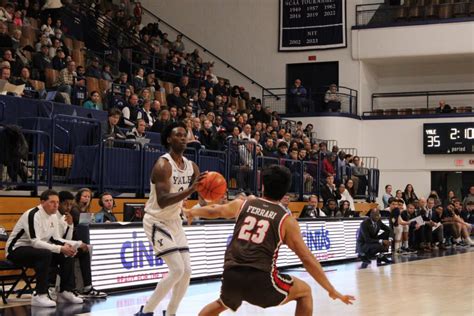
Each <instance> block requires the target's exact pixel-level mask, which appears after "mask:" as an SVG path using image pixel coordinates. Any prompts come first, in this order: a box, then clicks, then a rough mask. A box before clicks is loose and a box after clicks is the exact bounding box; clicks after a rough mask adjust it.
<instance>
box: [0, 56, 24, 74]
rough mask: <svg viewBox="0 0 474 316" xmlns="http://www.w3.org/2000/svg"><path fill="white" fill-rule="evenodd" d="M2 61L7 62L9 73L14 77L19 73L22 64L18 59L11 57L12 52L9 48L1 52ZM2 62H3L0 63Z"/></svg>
mask: <svg viewBox="0 0 474 316" xmlns="http://www.w3.org/2000/svg"><path fill="white" fill-rule="evenodd" d="M2 61H3V62H8V64H9V65H10V67H9V68H10V70H11V73H12V75H13V76H14V77H17V76H18V75H19V74H20V71H21V68H22V67H23V65H22V64H21V62H20V61H18V60H16V59H14V58H13V53H12V51H11V50H9V49H7V50H5V51H4V52H3V59H2ZM2 64H3V63H2Z"/></svg>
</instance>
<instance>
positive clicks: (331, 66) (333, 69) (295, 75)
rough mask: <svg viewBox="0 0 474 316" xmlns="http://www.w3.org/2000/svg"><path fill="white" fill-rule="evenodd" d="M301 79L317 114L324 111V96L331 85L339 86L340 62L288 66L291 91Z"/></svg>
mask: <svg viewBox="0 0 474 316" xmlns="http://www.w3.org/2000/svg"><path fill="white" fill-rule="evenodd" d="M296 79H300V80H301V82H302V85H303V86H304V87H305V88H306V90H307V91H308V97H311V98H312V100H313V102H314V105H315V110H316V112H320V111H322V110H323V108H324V107H323V105H324V94H325V93H326V91H327V89H328V88H327V87H328V86H329V85H331V84H333V83H334V84H336V85H339V62H337V61H331V62H321V63H302V64H287V65H286V86H287V87H288V89H290V88H291V87H292V86H293V84H294V82H295V80H296Z"/></svg>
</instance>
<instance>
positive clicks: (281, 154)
mask: <svg viewBox="0 0 474 316" xmlns="http://www.w3.org/2000/svg"><path fill="white" fill-rule="evenodd" d="M275 157H277V158H279V159H289V158H290V156H289V155H288V144H287V143H286V142H285V141H281V142H279V143H278V150H277V152H276V154H275ZM296 165H297V166H299V167H300V166H301V164H299V163H298V164H296ZM298 171H300V174H301V170H298Z"/></svg>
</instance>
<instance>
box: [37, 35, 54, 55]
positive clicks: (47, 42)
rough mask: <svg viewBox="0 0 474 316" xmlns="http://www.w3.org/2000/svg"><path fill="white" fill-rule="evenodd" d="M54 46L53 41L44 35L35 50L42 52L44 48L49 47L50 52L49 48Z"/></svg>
mask: <svg viewBox="0 0 474 316" xmlns="http://www.w3.org/2000/svg"><path fill="white" fill-rule="evenodd" d="M52 45H53V43H52V42H51V39H50V38H49V37H48V36H47V35H44V34H42V35H41V36H40V39H39V41H38V43H36V44H35V50H36V51H37V52H40V51H41V48H42V46H47V47H48V51H49V47H50V46H52ZM53 57H54V56H53Z"/></svg>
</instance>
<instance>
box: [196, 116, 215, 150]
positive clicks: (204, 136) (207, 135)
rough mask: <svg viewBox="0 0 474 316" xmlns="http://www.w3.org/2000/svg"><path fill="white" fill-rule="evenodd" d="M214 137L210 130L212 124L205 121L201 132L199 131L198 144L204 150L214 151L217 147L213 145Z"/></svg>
mask: <svg viewBox="0 0 474 316" xmlns="http://www.w3.org/2000/svg"><path fill="white" fill-rule="evenodd" d="M215 136H216V134H215V133H214V131H213V129H212V123H211V121H209V120H208V119H205V120H204V122H203V124H202V127H201V130H200V139H199V140H200V142H201V145H203V146H204V147H205V148H206V149H210V150H215V149H216V148H217V145H216V144H215Z"/></svg>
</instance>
